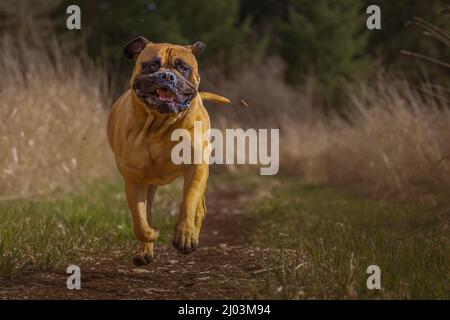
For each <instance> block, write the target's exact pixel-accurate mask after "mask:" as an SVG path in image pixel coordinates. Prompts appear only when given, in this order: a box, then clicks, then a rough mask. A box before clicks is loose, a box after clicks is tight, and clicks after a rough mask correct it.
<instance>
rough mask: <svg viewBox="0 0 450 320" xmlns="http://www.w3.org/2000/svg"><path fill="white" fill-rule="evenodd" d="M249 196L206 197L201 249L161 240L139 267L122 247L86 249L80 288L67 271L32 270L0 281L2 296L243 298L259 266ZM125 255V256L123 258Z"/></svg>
mask: <svg viewBox="0 0 450 320" xmlns="http://www.w3.org/2000/svg"><path fill="white" fill-rule="evenodd" d="M248 198H249V197H248V195H247V196H246V195H245V193H242V192H241V191H233V192H231V191H227V190H217V189H216V190H215V191H214V193H212V194H209V195H208V198H207V202H208V203H207V206H208V213H207V217H206V219H205V223H204V228H203V230H202V234H201V238H200V246H199V249H198V250H197V251H196V252H195V253H193V254H191V255H182V254H179V253H178V252H177V251H176V250H175V249H174V248H173V247H171V246H170V245H162V244H160V243H157V245H156V247H155V254H156V258H155V261H154V262H153V263H152V264H151V265H149V266H147V267H145V268H137V267H135V266H134V265H133V264H132V263H131V261H130V259H129V258H128V256H129V255H127V254H126V253H124V252H116V253H115V254H114V255H113V256H109V257H98V256H96V255H95V254H89V253H87V254H86V255H85V256H83V258H82V262H81V263H80V264H79V266H80V268H81V287H82V288H81V290H68V289H67V287H66V280H67V276H68V275H67V274H66V273H65V270H61V271H58V272H40V273H36V272H33V273H29V274H24V275H21V276H19V277H15V278H14V279H12V280H0V298H1V299H8V298H9V299H220V298H222V299H232V298H245V297H246V295H247V294H248V290H249V287H250V286H251V284H252V282H253V281H254V280H253V277H252V273H253V272H254V271H256V270H258V269H259V266H258V259H257V258H256V257H255V252H253V249H252V248H251V247H250V246H249V245H248V244H247V243H246V240H245V234H243V230H245V226H244V225H243V221H242V218H241V215H242V210H241V209H240V207H242V204H243V203H244V202H245V201H248ZM124 256H127V258H125V257H124Z"/></svg>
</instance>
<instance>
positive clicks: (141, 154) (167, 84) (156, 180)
mask: <svg viewBox="0 0 450 320" xmlns="http://www.w3.org/2000/svg"><path fill="white" fill-rule="evenodd" d="M204 48H205V45H204V44H203V43H201V42H197V43H195V44H194V45H190V46H178V45H172V44H168V43H152V42H150V41H148V40H147V39H145V38H144V37H139V38H137V39H134V40H132V41H130V42H129V43H128V44H127V45H126V47H125V48H124V56H125V57H126V58H130V59H131V58H134V59H135V62H136V64H135V67H134V70H133V74H132V76H131V80H130V89H129V90H128V91H126V92H125V93H124V94H123V95H122V96H121V97H120V98H119V99H117V101H116V102H115V103H114V104H113V107H112V111H111V113H110V116H109V119H108V140H109V143H110V145H111V148H112V150H113V152H114V155H115V159H116V163H117V167H118V169H119V172H120V173H121V174H122V176H123V178H124V180H125V193H126V197H127V202H128V206H129V207H130V211H131V216H132V220H133V228H134V233H135V235H136V238H137V239H138V240H140V241H141V242H142V244H141V250H140V252H139V253H138V255H137V256H136V257H135V258H134V259H133V261H134V263H135V264H137V265H143V264H147V263H149V262H150V261H151V260H152V257H153V242H154V241H156V239H157V238H158V235H159V231H158V230H157V229H156V228H155V227H154V226H152V224H151V209H152V202H153V199H154V196H155V193H156V189H157V187H158V186H161V185H165V184H168V183H170V182H171V181H173V180H174V179H175V178H177V177H179V176H183V177H184V190H183V201H182V204H181V208H180V213H179V217H178V222H177V224H176V227H175V232H174V238H173V245H174V246H175V248H177V249H178V250H179V251H180V252H182V253H191V252H193V251H194V250H195V249H196V248H197V246H198V239H199V234H200V228H201V225H202V221H203V218H204V217H205V214H206V206H205V189H206V182H207V179H208V164H207V163H202V164H191V165H188V164H182V165H175V164H174V163H173V162H172V160H171V151H172V148H173V146H174V145H175V144H176V143H177V142H176V141H171V139H170V137H171V133H172V132H173V130H175V129H177V128H184V129H187V130H188V131H189V132H190V133H191V137H192V135H193V130H194V121H201V122H202V130H203V131H206V130H208V129H209V128H210V122H209V116H208V113H207V111H206V109H205V108H204V106H203V102H202V100H210V101H213V102H219V103H229V100H227V99H226V98H223V97H221V96H218V95H215V94H213V93H206V92H202V93H199V92H198V86H199V83H200V76H199V74H198V66H197V61H196V59H195V55H196V54H198V53H200V52H201V51H202V50H203V49H204ZM192 140H193V139H192ZM203 143H204V144H205V142H203ZM192 147H193V146H192Z"/></svg>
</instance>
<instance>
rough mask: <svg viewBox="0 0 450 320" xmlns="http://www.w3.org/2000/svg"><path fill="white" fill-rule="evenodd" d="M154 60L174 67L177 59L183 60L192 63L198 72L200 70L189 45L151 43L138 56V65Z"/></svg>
mask: <svg viewBox="0 0 450 320" xmlns="http://www.w3.org/2000/svg"><path fill="white" fill-rule="evenodd" d="M154 60H158V61H159V62H160V63H161V66H164V67H167V68H170V67H173V65H174V63H175V62H176V61H178V60H181V61H183V62H184V63H186V64H188V65H190V66H191V67H192V68H193V70H195V71H196V72H197V71H198V65H197V60H196V59H195V56H194V54H193V53H192V50H191V49H189V48H188V47H184V46H179V45H173V44H168V43H149V44H147V45H146V46H145V48H144V50H142V52H141V53H140V54H139V56H138V57H137V60H136V66H141V65H142V63H145V62H148V61H154Z"/></svg>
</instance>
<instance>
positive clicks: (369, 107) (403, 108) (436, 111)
mask: <svg viewBox="0 0 450 320" xmlns="http://www.w3.org/2000/svg"><path fill="white" fill-rule="evenodd" d="M350 97H351V100H352V104H353V112H352V114H351V115H350V122H347V121H344V120H342V119H340V118H338V117H335V118H334V119H332V120H330V121H327V122H325V121H323V122H322V123H319V124H317V123H313V124H310V125H309V126H308V125H307V126H306V128H307V129H306V130H305V128H303V130H301V131H300V130H298V129H296V127H295V126H293V125H291V126H290V127H288V128H287V129H288V131H289V130H290V131H291V133H290V134H287V135H286V136H287V138H286V140H285V142H284V143H285V144H287V145H288V146H290V148H289V150H296V152H287V154H286V157H288V158H289V157H293V159H291V160H297V161H298V160H300V162H297V163H300V168H301V170H302V171H303V174H304V175H305V176H306V177H307V178H308V179H309V180H310V181H312V182H323V183H327V184H332V185H338V186H346V187H352V188H354V189H357V190H362V191H365V192H366V193H369V194H372V195H374V196H390V195H416V194H425V193H429V192H431V193H444V192H447V190H449V187H450V145H449V143H448V141H450V109H449V106H448V101H447V100H445V99H440V98H436V97H435V96H431V95H426V96H423V95H421V94H419V92H418V91H417V90H416V89H413V88H412V87H411V86H410V85H408V84H407V83H406V82H404V81H400V80H395V79H391V78H388V77H385V76H383V77H380V78H379V79H377V81H376V82H375V83H374V85H373V87H371V88H369V87H365V88H359V89H358V90H357V91H354V92H353V93H351V94H350ZM294 132H298V133H299V134H298V135H295V133H294ZM293 145H294V146H296V147H295V148H292V146H293Z"/></svg>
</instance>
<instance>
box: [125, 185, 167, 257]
mask: <svg viewBox="0 0 450 320" xmlns="http://www.w3.org/2000/svg"><path fill="white" fill-rule="evenodd" d="M148 192H151V190H148V189H147V185H144V184H137V183H134V182H132V181H129V180H128V179H125V194H126V196H127V202H128V206H129V207H130V211H131V218H132V220H133V230H134V234H135V235H136V238H137V239H138V240H140V241H142V243H141V250H140V252H139V253H138V254H137V255H136V256H135V257H134V258H133V262H134V263H135V264H136V265H145V264H148V263H149V262H151V260H152V258H153V242H155V241H156V239H157V238H158V235H159V232H158V230H156V229H153V228H152V227H150V225H149V223H148V221H147V205H150V206H151V203H148V201H147V200H148V199H147V196H148ZM153 195H154V193H153ZM151 199H152V200H153V196H152V197H151Z"/></svg>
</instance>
